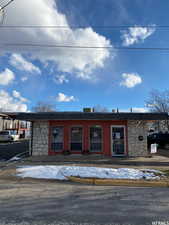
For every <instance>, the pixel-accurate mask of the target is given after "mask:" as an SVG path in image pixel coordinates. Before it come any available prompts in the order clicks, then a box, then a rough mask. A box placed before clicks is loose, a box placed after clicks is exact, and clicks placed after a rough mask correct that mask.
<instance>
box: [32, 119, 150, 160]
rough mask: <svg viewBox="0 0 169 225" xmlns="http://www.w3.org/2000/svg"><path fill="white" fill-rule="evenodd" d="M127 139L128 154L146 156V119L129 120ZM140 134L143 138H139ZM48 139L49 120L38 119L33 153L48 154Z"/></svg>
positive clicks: (34, 154)
mask: <svg viewBox="0 0 169 225" xmlns="http://www.w3.org/2000/svg"><path fill="white" fill-rule="evenodd" d="M127 125H128V131H127V141H128V143H127V144H128V156H129V157H137V156H146V155H147V154H148V149H147V133H148V127H147V122H146V121H134V120H129V121H128V122H127ZM139 136H140V137H141V136H142V137H143V140H139ZM48 139H49V122H44V121H38V122H34V123H33V139H32V140H33V143H32V155H33V156H40V155H46V156H47V155H48Z"/></svg>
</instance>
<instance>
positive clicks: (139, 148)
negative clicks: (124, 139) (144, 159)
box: [128, 120, 148, 157]
mask: <svg viewBox="0 0 169 225" xmlns="http://www.w3.org/2000/svg"><path fill="white" fill-rule="evenodd" d="M147 132H148V128H147V123H146V121H134V120H129V121H128V156H129V157H137V156H146V155H147V154H148V149H147ZM139 136H142V137H143V140H139Z"/></svg>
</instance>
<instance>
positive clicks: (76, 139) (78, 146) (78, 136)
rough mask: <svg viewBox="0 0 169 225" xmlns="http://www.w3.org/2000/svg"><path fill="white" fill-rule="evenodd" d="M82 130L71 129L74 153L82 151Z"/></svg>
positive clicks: (71, 144)
mask: <svg viewBox="0 0 169 225" xmlns="http://www.w3.org/2000/svg"><path fill="white" fill-rule="evenodd" d="M82 130H83V129H82V127H72V128H71V143H70V149H71V150H72V151H82Z"/></svg>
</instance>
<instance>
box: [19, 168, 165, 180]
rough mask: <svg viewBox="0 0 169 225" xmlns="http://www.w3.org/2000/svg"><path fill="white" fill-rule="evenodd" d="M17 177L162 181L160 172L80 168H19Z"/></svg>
mask: <svg viewBox="0 0 169 225" xmlns="http://www.w3.org/2000/svg"><path fill="white" fill-rule="evenodd" d="M17 176H20V177H23V178H24V177H31V178H37V179H38V178H39V179H56V180H68V179H67V177H69V176H76V177H82V178H102V179H104V178H105V179H136V180H139V179H146V180H152V179H158V180H159V179H160V177H161V176H163V173H162V172H160V171H158V170H149V169H146V170H138V169H130V168H118V169H112V168H98V167H80V166H25V167H20V168H17Z"/></svg>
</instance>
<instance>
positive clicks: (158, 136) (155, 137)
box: [147, 132, 169, 147]
mask: <svg viewBox="0 0 169 225" xmlns="http://www.w3.org/2000/svg"><path fill="white" fill-rule="evenodd" d="M147 141H148V146H150V145H151V144H154V143H156V144H158V145H159V146H160V147H164V146H166V145H169V133H162V132H159V133H153V134H150V135H148V137H147Z"/></svg>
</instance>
